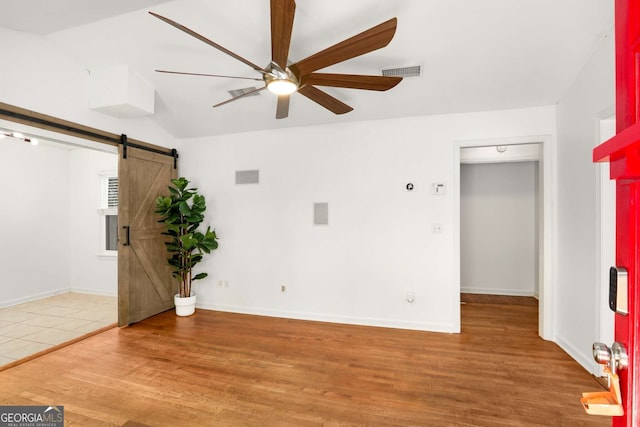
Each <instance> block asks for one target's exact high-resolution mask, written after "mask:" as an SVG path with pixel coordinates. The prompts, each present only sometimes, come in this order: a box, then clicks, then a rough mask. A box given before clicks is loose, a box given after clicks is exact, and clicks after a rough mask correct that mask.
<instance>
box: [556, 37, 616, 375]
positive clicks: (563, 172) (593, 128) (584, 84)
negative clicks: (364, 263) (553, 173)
mask: <svg viewBox="0 0 640 427" xmlns="http://www.w3.org/2000/svg"><path fill="white" fill-rule="evenodd" d="M614 101H615V77H614V38H613V35H612V34H611V33H610V34H609V35H608V37H607V38H606V39H605V40H603V42H602V43H601V45H600V46H599V48H598V49H597V51H596V52H595V53H594V55H593V56H592V57H591V59H590V61H589V62H588V63H587V64H586V66H585V67H584V68H583V70H582V72H581V73H580V75H579V76H578V78H577V80H576V81H575V82H574V84H573V85H572V86H571V88H570V90H569V91H568V92H567V93H566V95H565V96H563V97H562V98H561V99H560V101H559V102H558V106H557V112H558V115H557V121H558V145H557V150H558V153H557V158H558V163H557V171H558V172H557V177H558V178H557V181H558V190H557V198H558V226H557V253H558V255H557V263H556V271H557V294H556V296H557V316H556V335H557V337H556V340H557V342H558V343H559V344H560V345H561V346H562V347H563V348H564V350H565V351H567V352H568V353H569V354H570V355H572V356H573V357H574V358H575V359H576V360H578V361H579V362H580V363H581V364H582V365H583V366H585V367H587V368H588V369H591V370H594V371H595V362H593V359H592V356H591V345H592V343H593V342H594V341H597V338H598V335H599V333H598V331H599V325H598V318H599V315H598V313H599V310H600V308H599V307H596V301H598V300H599V297H598V295H599V292H600V286H599V283H598V281H599V274H598V273H599V272H598V270H597V267H598V263H599V260H598V259H597V254H598V253H599V252H600V248H599V239H598V235H597V230H598V229H599V224H598V217H597V215H598V212H599V202H598V188H599V185H600V184H599V180H598V173H597V165H595V164H593V163H592V150H593V148H594V147H595V146H596V145H598V143H599V138H598V130H599V129H598V128H599V120H600V118H601V117H599V116H600V115H601V114H603V113H602V112H603V111H610V110H611V106H612V105H613V104H614ZM614 208H615V207H614V206H611V209H614Z"/></svg>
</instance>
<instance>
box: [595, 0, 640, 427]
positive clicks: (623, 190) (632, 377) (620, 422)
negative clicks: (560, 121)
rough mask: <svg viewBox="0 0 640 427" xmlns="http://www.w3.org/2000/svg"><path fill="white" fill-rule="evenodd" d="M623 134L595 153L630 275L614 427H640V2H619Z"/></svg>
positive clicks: (619, 327)
mask: <svg viewBox="0 0 640 427" xmlns="http://www.w3.org/2000/svg"><path fill="white" fill-rule="evenodd" d="M615 6H616V22H615V25H616V127H617V134H616V136H615V137H613V138H612V139H610V140H609V141H607V142H605V143H603V144H602V145H600V146H598V147H596V148H595V150H594V152H593V159H594V161H609V162H610V163H611V168H610V170H611V179H615V180H616V264H617V267H622V268H624V269H626V270H627V273H628V288H627V303H628V306H627V311H628V314H622V313H616V315H615V340H616V342H619V343H621V344H623V345H624V346H625V347H626V349H627V352H628V355H629V364H628V367H627V369H625V370H622V371H620V372H619V373H618V374H619V376H620V389H621V395H622V405H623V408H624V415H622V416H614V417H613V426H614V427H618V426H625V427H637V426H640V349H639V348H638V345H640V85H639V83H640V80H639V79H640V0H616V3H615Z"/></svg>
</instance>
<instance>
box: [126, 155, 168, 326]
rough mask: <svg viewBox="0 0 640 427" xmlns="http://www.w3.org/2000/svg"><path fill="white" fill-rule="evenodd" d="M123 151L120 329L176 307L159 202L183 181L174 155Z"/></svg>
mask: <svg viewBox="0 0 640 427" xmlns="http://www.w3.org/2000/svg"><path fill="white" fill-rule="evenodd" d="M122 151H123V147H120V160H119V166H118V181H119V193H118V197H119V207H118V228H119V231H118V233H119V239H118V325H119V326H126V325H129V324H131V323H135V322H139V321H140V320H143V319H146V318H147V317H151V316H153V315H155V314H158V313H161V312H163V311H166V310H169V309H171V308H173V296H174V294H175V293H176V292H177V289H178V283H177V281H176V280H175V279H174V278H173V277H172V276H171V270H170V269H169V267H168V265H167V258H168V254H167V250H166V248H165V245H164V242H165V238H164V236H163V235H162V234H161V233H162V231H163V230H164V228H163V226H162V224H161V223H159V222H158V219H159V218H158V216H157V215H156V214H155V213H154V210H155V199H156V197H158V196H159V195H167V194H168V190H167V186H168V185H169V184H170V181H171V179H173V178H176V177H177V170H176V169H175V168H174V159H173V158H172V157H170V156H166V155H162V154H157V153H153V152H149V151H143V150H140V149H136V148H133V147H130V146H129V147H127V148H126V156H123V153H122Z"/></svg>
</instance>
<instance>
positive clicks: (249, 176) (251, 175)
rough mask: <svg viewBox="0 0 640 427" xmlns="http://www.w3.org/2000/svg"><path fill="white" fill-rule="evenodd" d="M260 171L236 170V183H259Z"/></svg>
mask: <svg viewBox="0 0 640 427" xmlns="http://www.w3.org/2000/svg"><path fill="white" fill-rule="evenodd" d="M259 183H260V171H259V170H257V169H256V170H250V171H236V184H259Z"/></svg>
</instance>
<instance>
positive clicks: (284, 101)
mask: <svg viewBox="0 0 640 427" xmlns="http://www.w3.org/2000/svg"><path fill="white" fill-rule="evenodd" d="M290 99H291V97H290V96H289V95H280V96H278V106H277V108H276V119H286V118H287V117H289V100H290Z"/></svg>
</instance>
